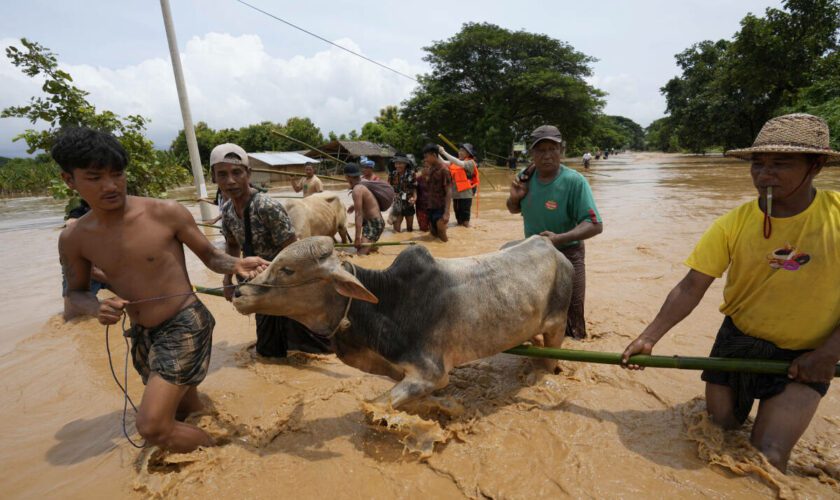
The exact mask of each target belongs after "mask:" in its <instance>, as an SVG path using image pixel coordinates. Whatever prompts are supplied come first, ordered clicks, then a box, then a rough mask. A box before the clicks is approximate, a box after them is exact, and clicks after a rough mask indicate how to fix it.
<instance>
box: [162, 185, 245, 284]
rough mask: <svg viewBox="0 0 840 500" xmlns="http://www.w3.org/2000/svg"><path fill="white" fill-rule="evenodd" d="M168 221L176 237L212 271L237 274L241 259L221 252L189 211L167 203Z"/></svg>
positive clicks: (178, 205) (175, 204)
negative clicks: (204, 233) (170, 222)
mask: <svg viewBox="0 0 840 500" xmlns="http://www.w3.org/2000/svg"><path fill="white" fill-rule="evenodd" d="M166 210H167V212H168V213H167V214H166V215H167V220H170V221H172V224H173V225H174V229H175V237H176V238H177V239H178V241H180V242H182V243H183V244H184V245H186V246H187V247H189V249H190V250H192V252H193V253H194V254H195V255H196V257H198V258H199V259H201V262H203V263H204V265H205V266H207V267H208V268H209V269H210V270H212V271H215V272H217V273H219V274H236V273H237V272H238V271H237V265H238V264H239V262H240V259H237V258H236V257H233V256H232V255H228V254H227V253H225V252H223V251H221V250H219V249H218V248H216V247H215V246H213V244H212V243H210V240H208V239H207V237H205V236H204V235H203V234H202V233H201V231H200V230H199V229H198V226H197V225H196V224H195V219H193V217H192V214H190V212H189V210H187V209H186V208H184V207H183V206H181V205H180V204H179V203H177V202H172V203H171V204H169V203H167V207H166Z"/></svg>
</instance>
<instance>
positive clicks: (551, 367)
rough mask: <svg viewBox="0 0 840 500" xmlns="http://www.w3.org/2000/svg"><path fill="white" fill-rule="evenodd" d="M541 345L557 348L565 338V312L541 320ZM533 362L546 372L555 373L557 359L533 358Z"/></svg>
mask: <svg viewBox="0 0 840 500" xmlns="http://www.w3.org/2000/svg"><path fill="white" fill-rule="evenodd" d="M542 337H543V345H545V347H554V348H557V349H559V348H560V347H561V346H562V345H563V340H565V338H566V313H562V314H561V313H554V314H552V315H551V316H550V317H548V318H546V320H545V321H543V327H542ZM534 364H536V365H537V366H539V367H541V368H544V369H545V370H546V371H548V372H553V373H557V361H556V360H554V359H535V360H534Z"/></svg>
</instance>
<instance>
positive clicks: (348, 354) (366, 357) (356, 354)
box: [336, 344, 405, 380]
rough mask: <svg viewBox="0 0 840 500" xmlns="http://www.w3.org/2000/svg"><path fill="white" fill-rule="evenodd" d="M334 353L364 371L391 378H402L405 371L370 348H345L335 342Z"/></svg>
mask: <svg viewBox="0 0 840 500" xmlns="http://www.w3.org/2000/svg"><path fill="white" fill-rule="evenodd" d="M336 354H337V355H338V357H339V359H341V361H343V362H344V363H346V364H348V365H350V366H352V367H353V368H356V369H359V370H362V371H363V372H365V373H372V374H374V375H384V376H386V377H388V378H390V379H392V380H403V378H404V377H405V372H404V371H403V369H402V368H401V367H399V366H397V365H394V364H393V363H391V362H390V361H388V360H387V359H385V358H383V357H382V356H381V355H380V354H379V353H377V352H375V351H373V350H371V349H364V348H363V349H347V348H345V347H344V346H342V345H341V344H337V349H336Z"/></svg>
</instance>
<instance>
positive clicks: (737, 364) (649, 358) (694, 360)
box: [505, 345, 840, 377]
mask: <svg viewBox="0 0 840 500" xmlns="http://www.w3.org/2000/svg"><path fill="white" fill-rule="evenodd" d="M505 352H506V353H508V354H516V355H518V356H529V357H534V358H548V359H562V360H565V361H583V362H587V363H601V364H607V365H620V364H621V353H617V352H594V351H580V350H574V349H555V348H551V347H533V346H524V345H521V346H517V347H514V348H513V349H508V350H507V351H505ZM629 363H630V364H634V365H639V366H648V367H651V368H677V369H680V370H713V371H721V372H743V373H765V374H771V375H786V374H787V372H788V368H789V367H790V363H787V362H785V361H773V360H766V359H741V358H700V357H690V356H655V355H647V354H636V355H635V356H630V360H629ZM834 376H835V377H840V365H837V366H835V369H834Z"/></svg>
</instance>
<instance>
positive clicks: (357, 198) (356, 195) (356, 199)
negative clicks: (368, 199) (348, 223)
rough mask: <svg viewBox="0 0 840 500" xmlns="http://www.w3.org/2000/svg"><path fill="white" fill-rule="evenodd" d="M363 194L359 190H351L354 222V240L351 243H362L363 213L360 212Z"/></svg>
mask: <svg viewBox="0 0 840 500" xmlns="http://www.w3.org/2000/svg"><path fill="white" fill-rule="evenodd" d="M363 200H364V194H363V193H362V190H361V189H355V188H354V189H353V207H354V211H353V213H354V215H355V221H356V239H355V240H353V241H362V240H361V238H362V224H363V223H364V211H363V210H362V207H363V203H364V201H363Z"/></svg>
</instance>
